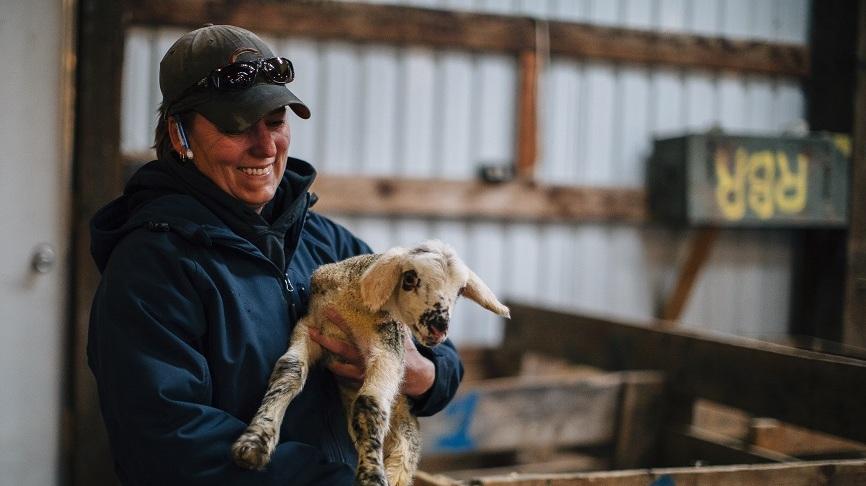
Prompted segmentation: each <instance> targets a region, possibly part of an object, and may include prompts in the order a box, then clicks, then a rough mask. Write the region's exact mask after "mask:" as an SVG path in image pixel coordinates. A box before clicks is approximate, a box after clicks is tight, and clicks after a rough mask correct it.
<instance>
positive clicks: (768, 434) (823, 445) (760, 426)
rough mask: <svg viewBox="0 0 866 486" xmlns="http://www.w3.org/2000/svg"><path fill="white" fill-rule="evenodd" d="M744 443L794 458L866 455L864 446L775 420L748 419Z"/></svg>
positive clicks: (865, 445)
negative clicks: (747, 433) (746, 437)
mask: <svg viewBox="0 0 866 486" xmlns="http://www.w3.org/2000/svg"><path fill="white" fill-rule="evenodd" d="M748 441H749V442H750V443H751V444H752V445H755V446H757V447H761V448H762V449H768V450H772V451H777V452H781V453H782V454H787V455H789V456H796V457H804V456H805V457H808V456H812V457H815V456H819V455H821V456H824V457H830V455H833V454H860V455H864V454H866V444H862V443H860V442H854V441H851V440H845V439H840V438H838V437H834V436H832V435H827V434H823V433H821V432H814V431H811V430H806V429H804V428H802V427H797V426H794V425H790V424H786V423H783V422H780V421H778V420H776V419H764V418H757V419H752V421H751V424H750V428H749V436H748ZM849 457H852V456H849Z"/></svg>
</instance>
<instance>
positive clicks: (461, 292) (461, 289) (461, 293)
mask: <svg viewBox="0 0 866 486" xmlns="http://www.w3.org/2000/svg"><path fill="white" fill-rule="evenodd" d="M463 292H466V287H460V290H458V291H457V295H463Z"/></svg>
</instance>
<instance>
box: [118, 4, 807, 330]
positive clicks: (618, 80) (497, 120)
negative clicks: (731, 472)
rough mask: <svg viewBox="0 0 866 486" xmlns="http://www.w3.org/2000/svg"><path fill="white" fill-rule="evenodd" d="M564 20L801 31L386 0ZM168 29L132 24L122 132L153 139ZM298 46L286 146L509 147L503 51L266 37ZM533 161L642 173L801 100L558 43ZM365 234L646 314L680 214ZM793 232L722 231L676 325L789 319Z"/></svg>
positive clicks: (764, 33)
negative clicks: (683, 148) (672, 221)
mask: <svg viewBox="0 0 866 486" xmlns="http://www.w3.org/2000/svg"><path fill="white" fill-rule="evenodd" d="M380 3H399V4H406V5H415V6H422V7H431V8H443V9H446V8H447V9H458V10H470V11H482V12H491V13H498V14H514V15H523V16H533V17H536V18H539V19H556V20H570V21H576V22H586V23H594V24H600V25H607V26H621V27H628V28H639V29H647V30H653V31H674V32H686V33H694V34H700V35H711V36H722V37H727V38H735V39H754V40H768V41H778V42H787V43H796V44H806V43H807V40H808V33H807V32H806V30H807V26H808V16H809V2H808V0H772V1H771V0H766V1H761V2H752V1H749V0H616V1H609V0H592V1H590V0H558V1H557V0H484V1H471V0H427V1H402V2H380ZM182 32H183V31H182V30H178V29H173V28H172V29H165V28H163V29H159V28H157V29H154V28H141V27H135V28H132V29H131V30H130V31H129V32H128V34H127V39H126V56H125V64H124V85H123V106H122V110H123V115H122V149H123V151H124V152H125V153H127V154H141V153H142V152H145V151H147V150H148V148H149V146H150V145H151V143H152V142H151V139H152V133H153V126H154V124H155V120H154V114H155V110H156V106H157V104H158V102H159V100H160V95H159V89H158V83H157V70H156V67H157V66H158V62H159V59H160V57H161V55H162V53H163V52H165V51H166V50H167V48H168V46H169V45H170V44H171V43H172V42H173V41H174V40H175V39H176V38H177V37H178V36H180V35H181V34H182ZM266 39H267V40H268V41H270V42H271V44H272V45H273V46H275V47H276V50H277V51H278V53H279V54H281V55H285V56H286V57H289V58H290V59H292V61H293V63H294V64H295V68H296V72H297V79H296V81H294V82H293V83H292V90H293V92H295V93H296V94H297V95H298V96H299V97H301V99H303V100H304V101H305V103H307V104H308V106H310V108H311V110H312V112H313V117H312V118H311V119H310V120H307V121H303V120H298V119H295V120H293V121H292V145H291V154H292V155H293V156H296V157H300V158H303V159H306V160H309V161H311V162H312V163H313V164H314V165H316V166H317V168H318V169H319V171H320V172H321V173H332V174H364V175H399V176H406V177H436V178H453V179H469V178H473V177H475V174H476V171H477V168H478V166H479V165H480V164H502V165H506V164H511V163H512V161H513V160H514V145H515V143H514V137H515V133H514V127H515V113H516V99H515V98H516V93H517V65H516V61H515V59H514V58H513V57H511V56H507V55H494V54H483V53H469V52H463V51H452V50H434V49H430V48H422V47H394V46H387V45H376V44H372V45H371V44H367V45H357V44H351V43H348V42H341V41H315V40H309V39H297V38H278V37H267V38H266ZM540 99H541V106H540V113H539V119H540V125H541V132H540V137H541V138H540V140H541V154H540V160H539V167H538V169H537V175H538V178H539V179H540V180H542V181H545V182H555V183H557V184H574V185H584V186H586V185H589V186H626V187H640V186H642V185H643V172H644V166H645V160H646V157H647V156H648V155H649V150H650V147H651V145H652V140H653V138H656V137H664V136H670V135H680V134H685V133H691V132H700V131H705V130H708V129H710V128H720V129H722V130H725V131H728V132H731V133H753V134H768V135H773V134H780V133H781V132H782V131H784V130H788V129H791V128H796V127H798V126H799V123H800V120H801V119H802V118H803V116H804V95H803V90H802V88H801V86H800V84H799V82H798V81H797V80H795V79H788V78H780V77H772V76H760V75H734V74H723V73H718V72H712V71H701V70H683V69H671V68H652V67H636V66H631V65H623V64H613V63H605V62H598V61H580V60H573V59H561V58H557V57H553V58H552V59H550V62H549V63H547V65H546V66H545V68H544V72H543V74H542V80H541V95H540ZM337 219H338V220H339V221H340V222H341V223H343V224H345V225H346V226H348V227H349V228H350V229H352V230H353V231H355V232H356V234H358V235H359V236H360V237H362V238H364V239H365V240H366V241H368V242H369V243H370V244H371V245H372V246H373V247H374V248H375V249H377V250H382V249H385V248H387V247H390V246H393V245H398V244H411V243H413V242H417V241H420V240H423V239H427V238H432V237H435V238H440V239H443V240H445V241H447V242H449V243H450V244H452V245H453V246H454V247H455V248H456V249H457V250H458V252H460V253H461V254H462V255H463V256H464V258H465V260H466V261H467V262H468V263H469V265H470V266H471V267H473V268H474V269H475V270H476V272H477V273H478V274H479V275H480V276H481V277H482V278H483V279H484V280H485V281H486V282H487V283H488V284H489V285H490V286H491V288H492V289H493V290H494V291H495V292H496V293H497V294H499V295H500V296H501V297H503V298H506V299H519V300H521V301H523V302H530V303H532V302H535V303H540V304H545V305H551V306H556V307H562V308H567V309H579V310H582V311H587V312H593V313H604V314H612V315H616V316H623V317H638V318H642V317H650V316H652V315H654V314H655V313H656V309H657V308H658V307H659V306H660V305H661V302H662V301H663V299H664V297H665V296H666V295H667V293H668V292H669V291H670V289H671V287H672V285H673V280H674V278H675V273H676V268H677V265H678V263H680V260H681V259H682V258H683V253H684V250H685V247H686V243H687V240H688V238H689V236H690V234H691V233H690V230H673V229H667V228H664V227H658V226H649V225H644V226H636V225H631V224H587V223H580V224H578V223H574V224H572V223H569V224H565V223H531V222H497V221H463V220H439V219H436V220H434V219H418V218H396V219H395V218H387V219H386V218H381V217H372V216H369V217H338V218H337ZM791 245H792V234H791V232H790V231H788V230H772V231H771V230H730V231H724V232H722V234H721V235H720V237H719V239H718V240H717V242H716V246H715V247H714V249H713V251H712V253H711V256H710V259H709V262H708V264H707V266H706V268H705V269H704V271H703V272H702V273H701V275H700V277H699V280H698V282H697V285H696V288H695V290H694V292H693V294H692V298H691V300H690V302H689V304H688V306H687V308H686V309H685V312H684V315H683V318H682V320H683V325H684V326H686V327H700V328H704V329H709V330H714V331H721V332H728V333H735V334H739V335H748V336H756V337H768V338H774V337H781V336H782V335H784V334H785V333H786V332H787V323H788V313H789V300H790V280H791V272H790V266H791V259H792V248H791ZM456 315H457V316H456V317H455V319H458V322H461V323H462V324H461V325H459V326H455V329H454V331H453V334H452V336H453V338H454V340H455V341H456V342H457V343H458V344H473V345H490V346H493V345H496V344H497V343H498V342H499V340H500V338H501V327H500V326H501V323H500V322H499V320H498V319H497V318H495V317H494V316H490V315H487V314H486V313H485V312H483V311H481V310H480V309H477V308H476V307H475V306H472V305H470V304H467V303H463V304H461V305H460V307H459V308H458V309H457V310H456Z"/></svg>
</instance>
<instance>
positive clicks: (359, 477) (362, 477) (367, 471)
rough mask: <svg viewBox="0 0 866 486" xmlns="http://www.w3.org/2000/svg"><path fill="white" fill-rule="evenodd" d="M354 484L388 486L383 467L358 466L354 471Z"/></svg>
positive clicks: (360, 485) (356, 485)
mask: <svg viewBox="0 0 866 486" xmlns="http://www.w3.org/2000/svg"><path fill="white" fill-rule="evenodd" d="M355 486H388V480H387V479H385V471H384V470H383V469H381V468H366V467H364V466H360V467H359V468H358V470H357V471H356V472H355Z"/></svg>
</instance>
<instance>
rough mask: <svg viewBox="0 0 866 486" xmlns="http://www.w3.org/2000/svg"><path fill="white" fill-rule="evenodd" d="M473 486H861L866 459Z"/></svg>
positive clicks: (514, 478) (547, 477)
mask: <svg viewBox="0 0 866 486" xmlns="http://www.w3.org/2000/svg"><path fill="white" fill-rule="evenodd" d="M469 484H471V485H472V486H647V485H653V484H658V485H662V484H664V485H674V484H680V485H686V484H687V485H689V486H723V485H731V484H736V485H738V486H767V485H782V484H783V485H785V486H815V485H816V484H832V485H834V486H860V485H863V484H866V461H864V460H847V461H814V462H794V463H785V464H755V465H748V466H716V467H688V468H669V469H650V470H637V471H604V472H589V473H576V474H525V475H523V474H516V475H515V474H512V475H508V476H498V477H485V478H476V479H473V480H472V481H470V482H469Z"/></svg>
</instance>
